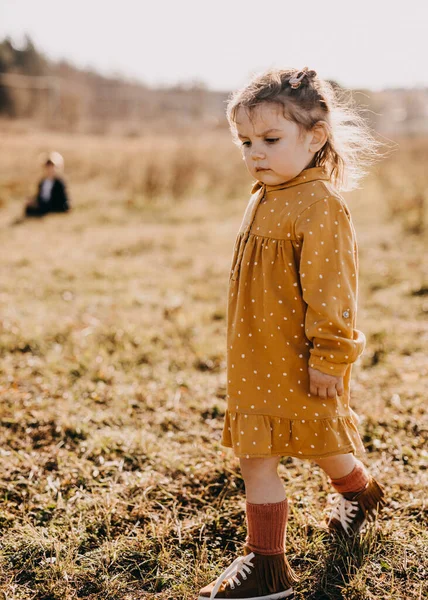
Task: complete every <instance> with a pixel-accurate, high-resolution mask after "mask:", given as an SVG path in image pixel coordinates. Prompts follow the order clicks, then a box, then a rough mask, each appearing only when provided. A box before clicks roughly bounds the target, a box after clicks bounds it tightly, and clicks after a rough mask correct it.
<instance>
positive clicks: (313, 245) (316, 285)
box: [295, 196, 366, 377]
mask: <svg viewBox="0 0 428 600" xmlns="http://www.w3.org/2000/svg"><path fill="white" fill-rule="evenodd" d="M295 235H296V238H297V240H298V241H297V244H298V249H299V250H300V285H301V288H302V296H303V300H304V301H305V303H306V304H307V309H306V314H305V334H306V337H307V338H308V339H309V341H310V342H312V347H311V349H310V354H311V356H310V359H309V366H311V367H312V368H314V369H317V370H318V371H321V372H322V373H326V374H328V375H334V376H336V377H337V376H343V375H344V373H345V371H346V369H347V367H348V365H349V364H350V363H353V362H355V361H356V360H357V358H358V357H359V356H360V354H361V353H362V352H363V350H364V346H365V341H366V340H365V336H364V334H363V333H362V332H361V331H358V330H357V329H355V323H356V310H357V294H358V254H357V243H356V238H355V231H354V227H353V224H352V221H351V216H350V213H349V209H348V208H347V206H346V204H345V203H344V202H343V201H341V200H340V198H337V197H334V196H330V197H327V198H324V199H322V200H318V201H315V202H314V203H313V204H311V205H310V206H309V207H307V208H306V209H305V210H304V211H303V212H302V213H301V214H300V215H299V216H298V218H297V219H296V222H295Z"/></svg>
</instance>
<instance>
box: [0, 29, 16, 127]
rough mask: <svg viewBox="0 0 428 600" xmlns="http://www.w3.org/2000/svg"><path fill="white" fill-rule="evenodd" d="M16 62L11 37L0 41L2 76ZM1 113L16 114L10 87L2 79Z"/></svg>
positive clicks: (0, 90) (0, 86) (0, 89)
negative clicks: (3, 83)
mask: <svg viewBox="0 0 428 600" xmlns="http://www.w3.org/2000/svg"><path fill="white" fill-rule="evenodd" d="M13 63H14V48H13V46H12V42H11V41H10V39H9V38H6V39H5V40H4V41H3V42H1V43H0V76H1V73H7V72H8V71H9V70H10V68H11V66H12V65H13ZM0 114H6V115H8V116H10V117H12V116H13V115H14V109H13V102H12V98H11V96H10V92H9V89H8V88H7V87H6V86H4V85H2V84H1V81H0Z"/></svg>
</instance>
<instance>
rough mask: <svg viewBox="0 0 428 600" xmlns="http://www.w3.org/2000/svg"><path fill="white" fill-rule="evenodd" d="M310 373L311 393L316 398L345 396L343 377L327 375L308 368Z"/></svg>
mask: <svg viewBox="0 0 428 600" xmlns="http://www.w3.org/2000/svg"><path fill="white" fill-rule="evenodd" d="M308 373H309V383H310V386H309V388H310V389H309V391H310V393H311V394H313V395H314V396H319V397H320V398H327V397H328V398H335V397H336V393H337V395H338V396H341V395H342V394H343V377H334V376H333V375H326V374H325V373H321V371H317V370H316V369H312V367H308Z"/></svg>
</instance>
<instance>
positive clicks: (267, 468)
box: [240, 456, 280, 480]
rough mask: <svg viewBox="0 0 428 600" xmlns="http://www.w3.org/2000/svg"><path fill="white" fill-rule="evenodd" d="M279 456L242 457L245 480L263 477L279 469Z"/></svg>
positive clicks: (241, 462)
mask: <svg viewBox="0 0 428 600" xmlns="http://www.w3.org/2000/svg"><path fill="white" fill-rule="evenodd" d="M279 460H280V458H279V457H278V456H271V457H268V458H240V465H241V473H242V477H243V478H244V480H249V479H261V478H263V477H265V476H266V475H271V474H272V473H276V472H277V470H278V463H279Z"/></svg>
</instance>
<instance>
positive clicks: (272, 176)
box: [254, 169, 285, 185]
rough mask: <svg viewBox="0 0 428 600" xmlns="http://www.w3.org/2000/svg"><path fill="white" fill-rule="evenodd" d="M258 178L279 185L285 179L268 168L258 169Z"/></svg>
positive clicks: (256, 175)
mask: <svg viewBox="0 0 428 600" xmlns="http://www.w3.org/2000/svg"><path fill="white" fill-rule="evenodd" d="M254 175H255V177H256V179H258V180H259V181H261V182H262V183H267V184H269V185H278V184H280V183H283V182H284V181H285V179H284V177H281V176H280V175H277V174H276V173H274V172H273V171H272V170H271V169H266V170H263V171H256V173H255V174H254Z"/></svg>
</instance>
